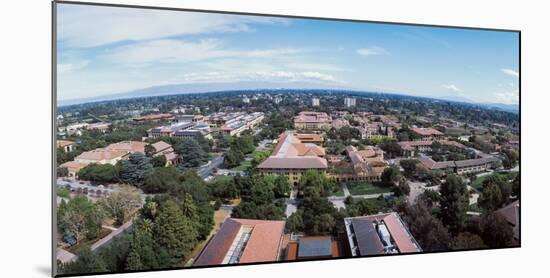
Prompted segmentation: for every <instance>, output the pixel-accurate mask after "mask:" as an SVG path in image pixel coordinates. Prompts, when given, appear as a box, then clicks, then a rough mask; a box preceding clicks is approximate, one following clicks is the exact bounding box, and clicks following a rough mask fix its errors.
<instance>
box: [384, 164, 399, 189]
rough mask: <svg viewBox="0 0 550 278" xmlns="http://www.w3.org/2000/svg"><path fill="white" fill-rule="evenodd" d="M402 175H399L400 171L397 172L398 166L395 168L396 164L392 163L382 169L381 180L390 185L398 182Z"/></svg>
mask: <svg viewBox="0 0 550 278" xmlns="http://www.w3.org/2000/svg"><path fill="white" fill-rule="evenodd" d="M402 177H403V175H401V172H399V168H397V166H395V165H392V166H390V167H388V168H386V169H384V172H382V176H381V180H382V182H383V183H385V184H386V185H388V186H392V185H396V184H398V183H399V181H400V180H401V178H402Z"/></svg>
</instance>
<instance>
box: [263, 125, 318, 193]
mask: <svg viewBox="0 0 550 278" xmlns="http://www.w3.org/2000/svg"><path fill="white" fill-rule="evenodd" d="M299 137H302V138H304V137H305V138H309V137H307V136H305V135H304V134H300V136H296V135H295V134H294V133H293V132H292V131H287V132H284V133H282V134H281V135H280V136H279V139H278V142H277V145H276V146H275V148H274V149H273V152H272V153H271V156H269V157H268V158H267V159H266V160H264V161H263V162H262V163H260V165H258V166H257V169H258V171H259V172H260V173H262V174H266V175H270V174H278V175H286V176H287V177H288V181H289V182H290V183H291V184H294V185H297V184H298V181H299V180H300V177H301V176H302V173H304V172H305V171H306V170H308V169H315V170H318V171H321V172H322V173H325V172H326V169H327V167H328V163H327V160H326V159H325V158H324V156H325V149H324V148H323V147H320V146H318V145H316V144H313V143H304V142H302V141H301V140H300V139H299ZM311 138H313V136H311Z"/></svg>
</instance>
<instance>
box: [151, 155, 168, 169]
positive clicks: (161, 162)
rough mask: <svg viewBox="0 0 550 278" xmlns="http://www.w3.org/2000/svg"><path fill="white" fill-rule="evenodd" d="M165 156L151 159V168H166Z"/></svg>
mask: <svg viewBox="0 0 550 278" xmlns="http://www.w3.org/2000/svg"><path fill="white" fill-rule="evenodd" d="M166 162H167V161H166V156H164V155H157V156H154V157H153V158H152V159H151V164H152V165H153V167H155V168H157V167H164V166H166Z"/></svg>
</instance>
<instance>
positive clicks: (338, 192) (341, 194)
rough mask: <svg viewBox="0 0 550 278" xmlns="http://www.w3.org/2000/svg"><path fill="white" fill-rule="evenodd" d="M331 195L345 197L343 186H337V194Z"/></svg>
mask: <svg viewBox="0 0 550 278" xmlns="http://www.w3.org/2000/svg"><path fill="white" fill-rule="evenodd" d="M330 195H332V196H338V197H344V190H342V187H341V186H337V190H336V191H335V192H332V194H330Z"/></svg>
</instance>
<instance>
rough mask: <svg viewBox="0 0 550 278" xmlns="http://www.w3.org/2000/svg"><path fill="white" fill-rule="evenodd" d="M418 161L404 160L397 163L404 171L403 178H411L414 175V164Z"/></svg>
mask: <svg viewBox="0 0 550 278" xmlns="http://www.w3.org/2000/svg"><path fill="white" fill-rule="evenodd" d="M417 163H418V160H416V159H405V160H401V161H400V162H399V165H401V167H403V170H405V176H407V177H412V176H414V175H415V173H416V164H417Z"/></svg>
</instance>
